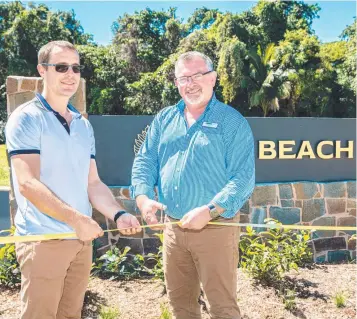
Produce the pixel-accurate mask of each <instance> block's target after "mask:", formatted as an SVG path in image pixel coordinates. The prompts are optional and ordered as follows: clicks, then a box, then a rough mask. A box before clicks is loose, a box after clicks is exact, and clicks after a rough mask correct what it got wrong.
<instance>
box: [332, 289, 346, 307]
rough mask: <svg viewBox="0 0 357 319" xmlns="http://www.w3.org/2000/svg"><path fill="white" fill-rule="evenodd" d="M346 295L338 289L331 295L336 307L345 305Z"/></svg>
mask: <svg viewBox="0 0 357 319" xmlns="http://www.w3.org/2000/svg"><path fill="white" fill-rule="evenodd" d="M346 299H347V298H346V295H345V294H344V293H343V292H341V291H339V292H337V293H336V294H335V295H334V296H333V300H334V302H335V305H336V307H337V308H343V307H345V306H346Z"/></svg>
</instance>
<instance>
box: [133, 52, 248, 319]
mask: <svg viewBox="0 0 357 319" xmlns="http://www.w3.org/2000/svg"><path fill="white" fill-rule="evenodd" d="M175 76H176V79H175V84H176V86H177V88H178V90H179V93H180V95H181V97H182V100H181V101H180V102H178V103H177V104H176V105H173V106H170V107H167V108H165V109H163V110H162V111H161V112H159V114H158V115H157V116H156V117H155V118H154V120H153V123H152V124H151V126H150V129H149V131H148V133H147V136H146V140H145V142H144V144H143V145H142V147H141V149H140V152H139V154H138V156H137V157H136V159H135V162H134V166H133V173H132V195H133V196H135V198H136V202H137V205H138V207H139V209H140V211H141V212H142V215H143V218H144V219H145V220H146V222H147V223H148V224H155V223H157V218H156V216H155V213H156V211H157V210H158V209H161V208H162V206H163V205H166V206H167V211H166V213H167V215H168V216H169V218H170V220H180V222H181V227H178V226H176V225H168V226H167V227H166V228H165V230H164V271H165V280H166V285H167V292H168V296H169V299H170V303H171V306H172V308H173V313H174V317H175V318H176V319H190V318H201V312H200V306H199V304H198V298H199V294H200V281H201V283H202V285H203V289H204V292H205V294H206V296H207V299H208V302H209V305H210V315H211V318H213V319H223V318H227V319H228V318H229V319H239V318H241V316H240V311H239V308H238V305H237V298H236V290H237V277H236V269H237V263H238V247H237V244H238V243H237V241H238V238H237V237H238V229H237V228H236V227H229V226H213V225H207V224H208V222H209V221H211V220H212V219H216V218H220V219H221V220H222V221H226V222H229V221H234V217H235V215H236V213H237V212H238V211H239V209H240V208H241V206H242V205H243V204H244V202H245V201H246V200H247V199H248V198H249V196H250V195H251V193H252V191H253V188H254V184H255V166H254V139H253V135H252V132H251V129H250V127H249V124H248V122H247V121H246V120H245V118H244V117H243V116H242V115H241V114H240V113H239V112H238V111H237V110H235V109H233V108H231V107H229V106H228V105H225V104H223V103H221V102H219V101H218V100H217V99H216V97H215V95H214V93H213V88H214V86H215V83H216V77H217V75H216V72H215V71H214V70H213V66H212V62H211V60H210V59H209V58H208V57H207V56H205V55H203V54H202V53H199V52H188V53H185V54H183V55H181V56H180V57H179V58H178V61H177V62H176V65H175ZM154 185H158V191H159V201H160V203H159V202H156V201H155V200H154V191H153V188H154ZM218 220H219V219H218Z"/></svg>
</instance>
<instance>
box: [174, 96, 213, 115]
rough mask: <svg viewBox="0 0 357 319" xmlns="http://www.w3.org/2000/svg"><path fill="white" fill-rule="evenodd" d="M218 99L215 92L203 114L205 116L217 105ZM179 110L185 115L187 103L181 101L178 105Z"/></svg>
mask: <svg viewBox="0 0 357 319" xmlns="http://www.w3.org/2000/svg"><path fill="white" fill-rule="evenodd" d="M216 101H217V98H216V94H215V93H214V92H213V94H212V97H211V99H210V100H209V102H208V104H207V106H206V108H205V111H204V112H203V114H205V113H207V112H208V111H209V110H210V109H211V108H212V107H213V105H214V104H216ZM176 106H177V108H178V109H179V111H180V112H181V113H182V114H183V112H184V110H185V107H186V105H185V101H184V100H183V99H181V100H180V101H179V102H178V103H177V104H176Z"/></svg>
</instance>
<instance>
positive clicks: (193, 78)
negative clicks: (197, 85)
mask: <svg viewBox="0 0 357 319" xmlns="http://www.w3.org/2000/svg"><path fill="white" fill-rule="evenodd" d="M211 72H213V70H211V71H207V72H205V73H196V74H193V75H191V76H180V77H179V78H175V80H176V81H177V83H178V84H180V85H186V84H187V83H188V79H191V81H192V82H197V81H201V80H202V78H203V76H204V75H206V74H208V73H211Z"/></svg>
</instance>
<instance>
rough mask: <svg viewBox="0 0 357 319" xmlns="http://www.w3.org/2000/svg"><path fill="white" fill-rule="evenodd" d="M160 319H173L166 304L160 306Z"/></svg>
mask: <svg viewBox="0 0 357 319" xmlns="http://www.w3.org/2000/svg"><path fill="white" fill-rule="evenodd" d="M160 311H161V313H160V318H159V319H172V314H171V311H170V309H169V307H168V305H167V304H166V303H161V304H160Z"/></svg>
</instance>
